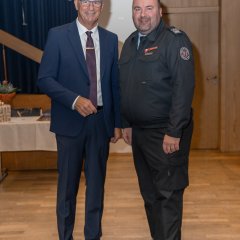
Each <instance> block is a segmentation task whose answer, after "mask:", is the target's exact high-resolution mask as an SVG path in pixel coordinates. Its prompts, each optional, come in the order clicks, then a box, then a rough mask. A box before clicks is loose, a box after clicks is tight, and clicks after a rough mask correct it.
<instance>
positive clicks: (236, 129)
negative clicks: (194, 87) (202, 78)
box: [220, 0, 240, 152]
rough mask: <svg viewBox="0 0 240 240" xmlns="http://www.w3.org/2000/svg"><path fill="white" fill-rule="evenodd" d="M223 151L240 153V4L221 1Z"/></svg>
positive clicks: (237, 0) (239, 2)
mask: <svg viewBox="0 0 240 240" xmlns="http://www.w3.org/2000/svg"><path fill="white" fill-rule="evenodd" d="M221 9H222V11H221V143H220V150H221V151H224V152H225V151H240V97H239V96H240V61H239V55H240V28H239V22H240V14H239V10H240V1H239V0H231V1H229V0H222V1H221Z"/></svg>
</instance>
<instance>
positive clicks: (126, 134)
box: [122, 128, 132, 145]
mask: <svg viewBox="0 0 240 240" xmlns="http://www.w3.org/2000/svg"><path fill="white" fill-rule="evenodd" d="M122 136H123V140H124V141H125V143H127V144H129V145H132V128H124V129H123V132H122Z"/></svg>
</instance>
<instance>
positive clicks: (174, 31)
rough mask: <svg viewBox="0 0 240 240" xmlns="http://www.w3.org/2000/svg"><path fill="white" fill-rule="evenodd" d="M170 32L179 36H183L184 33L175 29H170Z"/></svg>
mask: <svg viewBox="0 0 240 240" xmlns="http://www.w3.org/2000/svg"><path fill="white" fill-rule="evenodd" d="M168 30H169V31H170V32H172V33H174V34H175V35H178V34H182V33H183V32H182V31H181V30H179V29H177V28H175V27H169V28H168Z"/></svg>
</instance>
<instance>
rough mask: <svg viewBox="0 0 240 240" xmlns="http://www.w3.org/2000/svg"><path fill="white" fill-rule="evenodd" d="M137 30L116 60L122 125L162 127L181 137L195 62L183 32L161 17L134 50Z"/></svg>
mask: <svg viewBox="0 0 240 240" xmlns="http://www.w3.org/2000/svg"><path fill="white" fill-rule="evenodd" d="M137 41H138V32H137V31H136V32H134V33H133V34H131V35H130V36H129V37H128V39H127V40H126V41H125V43H124V46H123V49H122V52H121V57H120V60H119V69H120V85H121V111H122V116H123V127H129V126H133V127H134V126H137V127H143V128H162V129H165V130H164V132H165V133H167V134H168V135H169V136H172V137H181V135H182V129H183V128H185V127H186V126H187V125H188V123H189V121H190V119H191V104H192V98H193V91H194V63H193V53H192V47H191V43H190V41H189V39H188V37H187V36H186V34H185V33H184V32H182V31H180V30H178V29H176V28H169V27H167V26H166V25H165V24H164V22H163V20H161V22H160V24H159V26H158V27H157V28H156V29H155V30H154V31H152V32H151V33H150V34H148V35H147V36H146V39H145V42H144V43H143V47H140V48H139V49H138V50H137Z"/></svg>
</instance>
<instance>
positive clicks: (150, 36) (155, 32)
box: [132, 19, 166, 43]
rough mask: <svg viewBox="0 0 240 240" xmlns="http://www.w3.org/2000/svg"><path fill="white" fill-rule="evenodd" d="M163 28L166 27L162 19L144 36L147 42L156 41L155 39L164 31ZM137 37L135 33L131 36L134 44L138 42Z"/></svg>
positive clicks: (137, 34) (136, 32)
mask: <svg viewBox="0 0 240 240" xmlns="http://www.w3.org/2000/svg"><path fill="white" fill-rule="evenodd" d="M165 27H166V25H165V23H164V21H163V19H161V20H160V23H159V24H158V26H157V27H156V28H155V29H154V30H153V31H152V32H150V33H149V34H148V35H147V36H146V37H147V39H148V41H150V42H154V41H155V40H156V38H157V37H158V36H159V34H160V33H161V32H162V31H163V30H164V29H165ZM138 37H139V32H138V31H135V32H134V33H133V34H132V41H134V42H135V43H136V42H137V41H138Z"/></svg>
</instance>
